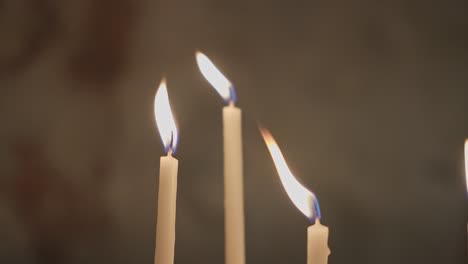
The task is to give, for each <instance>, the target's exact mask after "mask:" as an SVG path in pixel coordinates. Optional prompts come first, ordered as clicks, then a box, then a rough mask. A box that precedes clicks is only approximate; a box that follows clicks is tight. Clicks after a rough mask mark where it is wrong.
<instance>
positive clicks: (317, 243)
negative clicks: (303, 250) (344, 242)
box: [307, 220, 330, 264]
mask: <svg viewBox="0 0 468 264" xmlns="http://www.w3.org/2000/svg"><path fill="white" fill-rule="evenodd" d="M328 255H330V249H329V248H328V227H326V226H324V225H321V224H320V221H318V220H316V221H315V224H314V225H311V226H309V227H308V228H307V264H327V262H328Z"/></svg>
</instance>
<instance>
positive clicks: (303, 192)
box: [260, 128, 321, 221]
mask: <svg viewBox="0 0 468 264" xmlns="http://www.w3.org/2000/svg"><path fill="white" fill-rule="evenodd" d="M260 133H261V134H262V136H263V139H264V140H265V144H266V145H267V147H268V150H269V151H270V154H271V157H272V159H273V162H274V163H275V166H276V170H277V171H278V175H279V177H280V180H281V183H282V184H283V186H284V189H285V190H286V193H287V194H288V196H289V198H290V199H291V201H292V202H293V203H294V205H296V207H297V208H298V209H299V211H301V212H302V213H303V214H304V215H305V216H307V217H308V218H309V219H310V220H311V221H312V220H313V219H315V218H318V219H320V218H321V214H320V207H319V203H318V200H317V197H316V196H315V194H314V193H312V192H311V191H309V190H307V189H306V188H305V187H304V186H303V185H302V184H301V183H299V181H298V180H297V179H296V178H295V177H294V175H293V174H292V173H291V170H290V169H289V167H288V164H286V161H285V160H284V157H283V154H282V153H281V150H280V148H279V147H278V144H277V143H276V141H275V139H274V138H273V136H272V135H271V133H270V131H268V130H266V129H262V128H261V129H260Z"/></svg>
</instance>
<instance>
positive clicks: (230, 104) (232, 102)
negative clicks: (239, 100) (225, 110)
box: [229, 99, 234, 107]
mask: <svg viewBox="0 0 468 264" xmlns="http://www.w3.org/2000/svg"><path fill="white" fill-rule="evenodd" d="M229 106H230V107H234V100H232V99H231V100H229Z"/></svg>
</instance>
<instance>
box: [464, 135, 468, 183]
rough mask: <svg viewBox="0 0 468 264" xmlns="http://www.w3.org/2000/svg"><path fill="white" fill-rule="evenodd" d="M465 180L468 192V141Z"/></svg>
mask: <svg viewBox="0 0 468 264" xmlns="http://www.w3.org/2000/svg"><path fill="white" fill-rule="evenodd" d="M465 178H466V190H467V191H468V139H466V140H465Z"/></svg>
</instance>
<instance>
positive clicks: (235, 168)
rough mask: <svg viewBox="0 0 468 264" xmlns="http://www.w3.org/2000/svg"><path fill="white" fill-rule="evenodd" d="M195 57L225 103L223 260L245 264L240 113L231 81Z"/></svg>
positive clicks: (208, 62)
mask: <svg viewBox="0 0 468 264" xmlns="http://www.w3.org/2000/svg"><path fill="white" fill-rule="evenodd" d="M196 58H197V63H198V67H199V68H200V71H201V73H202V74H203V76H204V77H205V78H206V79H207V81H208V82H209V83H210V84H211V85H212V86H213V87H214V88H215V89H216V91H217V92H218V93H219V94H220V95H221V97H222V98H223V99H224V100H225V102H226V103H228V106H226V107H224V109H223V133H224V219H225V220H224V223H225V226H224V230H225V259H226V260H225V261H226V264H244V263H245V237H244V236H245V231H244V187H243V164H242V113H241V110H240V109H239V108H237V107H235V105H234V104H235V102H236V94H235V90H234V87H233V86H232V84H231V82H230V81H229V80H228V79H226V77H225V76H224V75H223V74H222V73H221V72H220V71H219V70H218V69H217V68H216V66H214V64H213V63H212V62H211V61H210V60H209V59H208V57H206V56H205V55H204V54H202V53H200V52H197V54H196Z"/></svg>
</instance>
